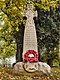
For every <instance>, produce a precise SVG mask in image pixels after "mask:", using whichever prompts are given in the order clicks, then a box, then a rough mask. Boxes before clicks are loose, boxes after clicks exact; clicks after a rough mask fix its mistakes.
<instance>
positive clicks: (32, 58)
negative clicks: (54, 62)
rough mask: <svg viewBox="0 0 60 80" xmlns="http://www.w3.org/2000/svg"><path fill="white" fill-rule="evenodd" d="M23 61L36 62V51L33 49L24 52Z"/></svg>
mask: <svg viewBox="0 0 60 80" xmlns="http://www.w3.org/2000/svg"><path fill="white" fill-rule="evenodd" d="M24 61H25V62H38V53H37V52H36V51H34V50H28V51H27V52H26V53H25V54H24Z"/></svg>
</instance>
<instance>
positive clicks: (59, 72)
mask: <svg viewBox="0 0 60 80" xmlns="http://www.w3.org/2000/svg"><path fill="white" fill-rule="evenodd" d="M0 80H60V68H52V70H51V74H47V75H45V74H43V73H42V72H34V73H27V72H25V71H24V72H15V71H13V69H10V68H0Z"/></svg>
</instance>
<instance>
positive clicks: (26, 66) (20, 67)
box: [14, 62, 51, 74]
mask: <svg viewBox="0 0 60 80" xmlns="http://www.w3.org/2000/svg"><path fill="white" fill-rule="evenodd" d="M14 70H16V71H27V72H35V71H41V72H43V73H45V74H47V73H50V72H51V67H50V66H49V65H48V64H47V63H43V62H34V63H29V62H26V63H24V62H18V63H16V64H15V65H14Z"/></svg>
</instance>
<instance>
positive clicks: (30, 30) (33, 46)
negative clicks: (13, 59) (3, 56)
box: [23, 4, 38, 59]
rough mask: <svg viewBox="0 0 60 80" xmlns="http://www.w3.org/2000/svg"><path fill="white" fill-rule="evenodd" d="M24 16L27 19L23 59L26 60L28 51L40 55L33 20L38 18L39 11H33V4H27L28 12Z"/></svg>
mask: <svg viewBox="0 0 60 80" xmlns="http://www.w3.org/2000/svg"><path fill="white" fill-rule="evenodd" d="M23 16H26V17H27V21H26V25H25V31H24V41H23V59H24V54H25V53H26V51H27V50H34V51H36V52H37V53H38V49H37V36H36V29H35V23H34V20H33V18H34V17H37V11H33V5H32V4H27V11H26V13H23Z"/></svg>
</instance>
